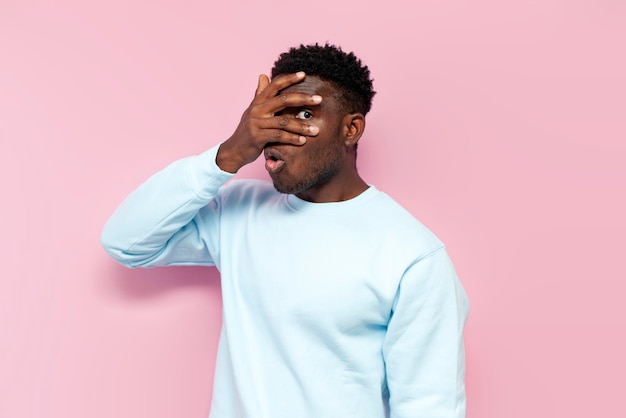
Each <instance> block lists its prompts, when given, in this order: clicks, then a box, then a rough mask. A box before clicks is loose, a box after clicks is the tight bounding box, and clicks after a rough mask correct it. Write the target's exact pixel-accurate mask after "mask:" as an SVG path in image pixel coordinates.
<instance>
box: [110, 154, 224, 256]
mask: <svg viewBox="0 0 626 418" xmlns="http://www.w3.org/2000/svg"><path fill="white" fill-rule="evenodd" d="M217 148H218V147H214V148H212V149H210V150H208V151H207V152H205V153H203V154H201V155H198V156H194V157H188V158H184V159H182V160H178V161H176V162H174V163H172V164H171V165H169V166H168V167H166V168H165V169H163V170H162V171H160V172H158V173H156V174H155V175H153V176H152V177H151V178H150V179H148V181H146V182H145V183H143V184H142V185H141V186H139V187H138V188H137V189H136V190H135V191H133V192H132V193H131V194H130V195H129V196H128V197H127V198H126V199H125V200H124V202H123V203H122V204H121V205H120V206H119V208H118V209H117V210H116V211H115V213H114V214H113V215H112V216H111V218H110V219H109V221H108V222H107V224H106V225H105V227H104V230H103V232H102V237H101V241H102V245H103V246H104V248H105V250H106V251H107V252H108V253H109V254H110V255H111V256H112V257H113V258H114V259H116V260H117V261H119V262H120V263H122V264H124V265H127V266H129V267H136V266H152V265H162V264H165V263H166V261H165V260H166V259H167V257H166V254H164V252H166V251H168V250H172V249H171V248H168V245H170V246H171V245H174V244H176V242H170V241H171V240H172V237H174V236H175V235H176V234H179V235H183V234H184V231H183V228H185V227H187V228H188V229H189V228H193V227H194V225H190V223H192V220H193V219H194V217H195V216H196V215H197V213H198V211H199V210H200V209H202V208H203V207H205V206H206V205H207V204H208V203H209V202H210V201H211V200H212V199H213V198H214V197H215V196H216V194H217V192H218V190H219V187H220V186H222V185H223V184H224V182H226V181H227V180H228V179H229V178H231V177H232V174H229V173H225V172H223V171H221V170H220V169H219V167H217V166H216V164H215V155H216V152H217ZM187 235H189V236H188V237H187V236H179V237H177V241H185V245H197V243H195V244H194V243H189V241H190V240H193V239H194V236H193V234H187ZM195 239H196V240H197V239H198V237H197V234H196V237H195ZM159 257H161V258H162V260H159ZM170 261H171V260H170Z"/></svg>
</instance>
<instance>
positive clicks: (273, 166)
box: [263, 148, 285, 174]
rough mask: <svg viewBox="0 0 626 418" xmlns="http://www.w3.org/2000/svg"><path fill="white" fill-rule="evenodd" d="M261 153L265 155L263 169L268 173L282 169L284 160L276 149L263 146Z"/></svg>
mask: <svg viewBox="0 0 626 418" xmlns="http://www.w3.org/2000/svg"><path fill="white" fill-rule="evenodd" d="M263 154H264V155H265V169H266V170H267V171H268V172H269V173H270V174H275V173H278V172H279V171H280V170H282V168H283V166H284V165H285V160H283V159H282V157H281V155H280V153H279V152H278V151H276V150H275V149H271V148H265V150H264V151H263Z"/></svg>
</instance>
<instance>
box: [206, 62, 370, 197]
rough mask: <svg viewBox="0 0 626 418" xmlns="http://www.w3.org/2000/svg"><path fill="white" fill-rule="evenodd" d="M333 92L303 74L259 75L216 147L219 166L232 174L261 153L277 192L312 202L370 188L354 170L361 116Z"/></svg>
mask: <svg viewBox="0 0 626 418" xmlns="http://www.w3.org/2000/svg"><path fill="white" fill-rule="evenodd" d="M336 94H337V91H336V89H335V88H334V86H333V85H332V84H331V83H329V82H327V81H324V80H322V79H320V78H318V77H315V76H308V77H306V76H305V75H304V73H295V74H284V75H280V76H277V77H275V78H274V80H272V81H271V82H270V81H269V79H268V77H267V76H265V75H261V76H259V84H258V87H257V90H256V94H255V97H254V100H253V101H252V103H251V104H250V106H249V107H248V109H246V111H245V112H244V114H243V116H242V117H241V121H240V122H239V125H238V126H237V129H235V132H234V133H233V135H232V136H231V137H230V138H228V140H226V141H225V142H224V143H223V144H222V145H221V146H220V149H219V151H218V154H217V158H216V163H217V165H218V166H219V167H220V168H221V169H222V170H224V171H228V172H231V173H235V172H237V171H238V170H239V169H240V168H241V167H243V166H244V165H246V164H249V163H251V162H253V161H255V160H256V159H257V158H258V157H259V156H260V155H261V154H264V156H265V158H266V169H267V170H268V172H269V173H270V176H271V178H272V181H273V182H274V187H275V188H276V189H277V190H278V191H279V192H282V193H292V194H295V195H296V196H298V197H299V198H301V199H304V200H307V201H310V202H316V203H325V202H339V201H343V200H348V199H351V198H353V197H355V196H358V195H359V194H360V193H362V192H363V191H365V190H366V189H367V187H368V186H367V184H366V183H365V182H364V181H363V179H361V177H360V176H359V174H358V172H357V169H356V148H355V145H356V143H357V142H358V140H359V138H360V137H361V135H362V134H363V130H364V128H365V118H364V116H363V115H362V114H361V113H349V112H346V111H345V110H344V109H343V108H342V106H341V104H340V102H339V101H338V100H337V98H336V97H335V96H336Z"/></svg>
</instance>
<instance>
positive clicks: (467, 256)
mask: <svg viewBox="0 0 626 418" xmlns="http://www.w3.org/2000/svg"><path fill="white" fill-rule="evenodd" d="M96 4H97V5H96ZM212 4H216V3H215V2H203V1H199V0H195V1H194V0H185V1H174V0H156V1H155V0H152V1H147V0H134V1H131V2H129V1H122V0H114V1H112V0H110V1H106V2H105V1H101V2H85V1H78V0H56V1H52V0H50V1H46V0H8V1H7V0H4V1H2V2H0V158H2V163H1V164H0V187H1V189H0V190H1V195H0V196H1V199H2V204H1V205H0V215H1V216H0V228H1V230H2V232H3V234H2V239H1V240H0V254H1V257H2V258H1V263H0V279H1V280H0V332H1V333H0V338H1V340H0V417H7V418H36V417H37V418H38V417H46V418H68V417H69V418H74V417H77V418H78V417H81V418H82V417H88V418H110V417H116V418H126V417H128V418H131V417H133V418H135V417H151V418H171V417H177V418H178V417H206V414H207V412H208V406H209V402H210V399H209V398H210V390H211V384H212V383H211V381H212V372H213V364H214V355H215V350H216V342H217V337H218V331H219V326H220V319H221V318H220V298H219V279H218V275H217V273H216V272H215V271H213V270H210V269H203V268H172V269H155V270H144V271H139V270H138V271H132V270H127V269H124V268H123V267H119V266H117V265H115V264H114V262H113V261H112V260H110V259H108V258H107V256H106V255H105V254H104V252H103V251H102V250H101V248H100V244H99V233H100V230H101V227H102V225H103V223H104V222H105V220H106V218H107V217H108V215H109V214H110V213H111V212H112V211H113V209H114V208H115V207H116V205H117V204H118V203H119V202H120V201H121V200H122V198H123V197H124V196H125V195H126V194H127V193H128V192H129V191H130V190H131V189H132V188H133V187H134V186H135V185H137V184H138V183H139V182H140V181H142V180H143V179H145V178H146V177H147V176H148V175H149V174H151V173H152V172H154V171H156V170H157V169H159V168H161V167H162V166H164V165H165V164H166V163H168V162H169V161H172V160H173V159H176V158H178V157H182V156H185V155H189V154H192V153H198V152H200V151H202V150H204V149H206V148H208V147H209V146H211V145H213V144H215V143H217V142H218V141H220V140H223V139H225V138H226V137H227V136H228V135H229V134H230V133H231V131H232V130H233V129H234V127H235V125H236V123H237V121H238V119H239V116H240V114H241V112H242V111H243V109H244V108H245V107H246V106H247V104H248V102H249V100H250V98H251V95H252V93H253V90H254V87H255V83H256V77H257V74H259V73H261V72H267V71H268V70H269V68H270V67H271V64H272V62H273V61H274V59H275V58H276V56H277V55H278V54H279V53H280V52H282V51H283V50H284V49H285V48H287V47H289V46H291V45H295V44H298V43H300V42H304V43H309V42H315V41H322V42H323V41H326V40H329V41H332V42H334V43H338V44H340V45H342V46H344V48H345V49H348V50H355V51H356V52H357V54H358V55H360V56H361V57H362V58H363V59H364V61H365V62H366V63H367V64H369V66H370V68H371V70H372V72H373V74H374V77H375V86H376V88H377V90H378V91H379V94H378V95H377V97H376V98H375V103H374V108H373V111H372V113H371V116H370V117H369V118H368V129H367V132H366V134H365V137H364V138H363V139H362V143H361V148H360V154H359V155H360V169H361V172H362V173H363V175H364V176H365V178H366V179H367V180H369V182H370V183H372V184H375V185H376V186H377V187H378V188H380V189H383V190H385V191H387V192H388V193H389V194H390V195H392V196H394V197H395V198H396V199H397V200H399V201H400V202H401V203H403V204H404V205H405V206H406V207H407V208H408V209H409V210H410V211H411V212H413V213H414V214H415V215H416V216H417V217H419V218H420V219H421V220H422V221H423V222H424V223H426V224H427V225H428V226H430V227H431V229H433V230H434V231H436V232H437V233H438V235H440V237H441V238H442V239H443V240H444V241H446V242H447V244H448V246H449V249H450V252H451V254H452V256H453V258H454V260H455V262H456V265H457V269H458V271H459V273H460V275H461V276H462V279H463V282H464V284H465V286H466V288H467V291H468V293H469V295H470V298H471V302H472V314H471V317H470V321H469V323H468V327H467V334H466V344H467V355H468V378H467V385H468V395H469V403H468V409H469V413H468V417H469V418H528V417H541V418H543V417H546V418H548V417H550V418H553V417H569V418H583V417H585V418H589V417H602V416H604V417H611V416H618V415H620V413H619V412H617V411H619V410H623V401H622V398H621V396H622V395H623V394H622V392H623V389H624V383H623V376H624V375H625V374H626V360H624V353H625V352H626V341H625V339H624V335H625V331H626V324H625V318H626V308H625V306H626V304H625V303H624V302H623V299H624V296H623V295H624V294H625V292H626V281H625V279H626V275H625V273H624V268H623V264H622V257H623V253H624V249H625V246H624V240H623V237H622V236H623V235H624V234H625V233H626V221H625V220H624V214H625V213H626V199H625V198H624V196H625V195H626V193H625V190H624V189H625V184H626V169H625V165H626V164H625V161H626V158H625V157H626V156H625V151H626V128H625V117H626V101H625V97H626V60H625V59H624V51H625V48H626V47H625V45H626V25H624V22H625V21H626V3H624V2H623V1H618V0H613V1H611V0H577V1H565V0H560V1H559V0H530V1H523V2H522V1H517V2H506V1H500V0H477V1H471V2H470V1H463V0H445V1H444V0H441V1H426V0H423V1H422V0H420V1H409V0H406V1H401V2H400V1H384V2H383V1H381V2H372V1H366V0H347V1H336V0H332V1H331V0H321V1H317V2H297V1H296V2H294V1H279V0H272V1H264V2H252V1H244V0H237V1H228V2H220V5H219V6H214V5H212ZM244 175H247V176H255V177H256V176H261V177H265V174H264V171H263V169H262V166H261V164H256V165H255V166H253V167H250V168H248V169H246V170H245V172H244Z"/></svg>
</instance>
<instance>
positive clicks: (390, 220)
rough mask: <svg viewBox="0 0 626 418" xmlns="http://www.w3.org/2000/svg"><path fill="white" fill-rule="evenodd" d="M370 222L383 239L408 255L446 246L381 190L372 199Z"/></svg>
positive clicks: (424, 253)
mask: <svg viewBox="0 0 626 418" xmlns="http://www.w3.org/2000/svg"><path fill="white" fill-rule="evenodd" d="M369 209H370V218H371V219H370V222H373V223H374V224H375V225H376V227H377V229H378V230H379V231H380V233H381V235H382V236H383V237H385V241H387V242H388V243H389V245H391V246H392V247H394V248H395V249H396V250H398V251H401V252H406V253H407V256H409V255H410V257H416V256H417V257H418V258H419V257H422V256H425V255H427V254H429V253H432V252H434V251H437V250H439V249H441V248H444V247H445V244H444V243H443V242H442V241H441V240H440V239H439V237H437V235H435V234H434V233H433V232H432V231H431V230H430V229H429V228H428V227H426V226H425V225H424V224H423V223H422V222H421V221H420V220H419V219H418V218H417V217H416V216H414V215H413V214H412V213H410V212H409V211H408V210H406V209H405V208H404V207H403V206H401V205H400V204H399V203H398V202H396V201H395V200H394V199H393V198H391V197H390V196H389V195H387V194H386V193H384V192H379V193H378V194H377V196H376V198H375V199H372V202H371V206H370V208H369Z"/></svg>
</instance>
